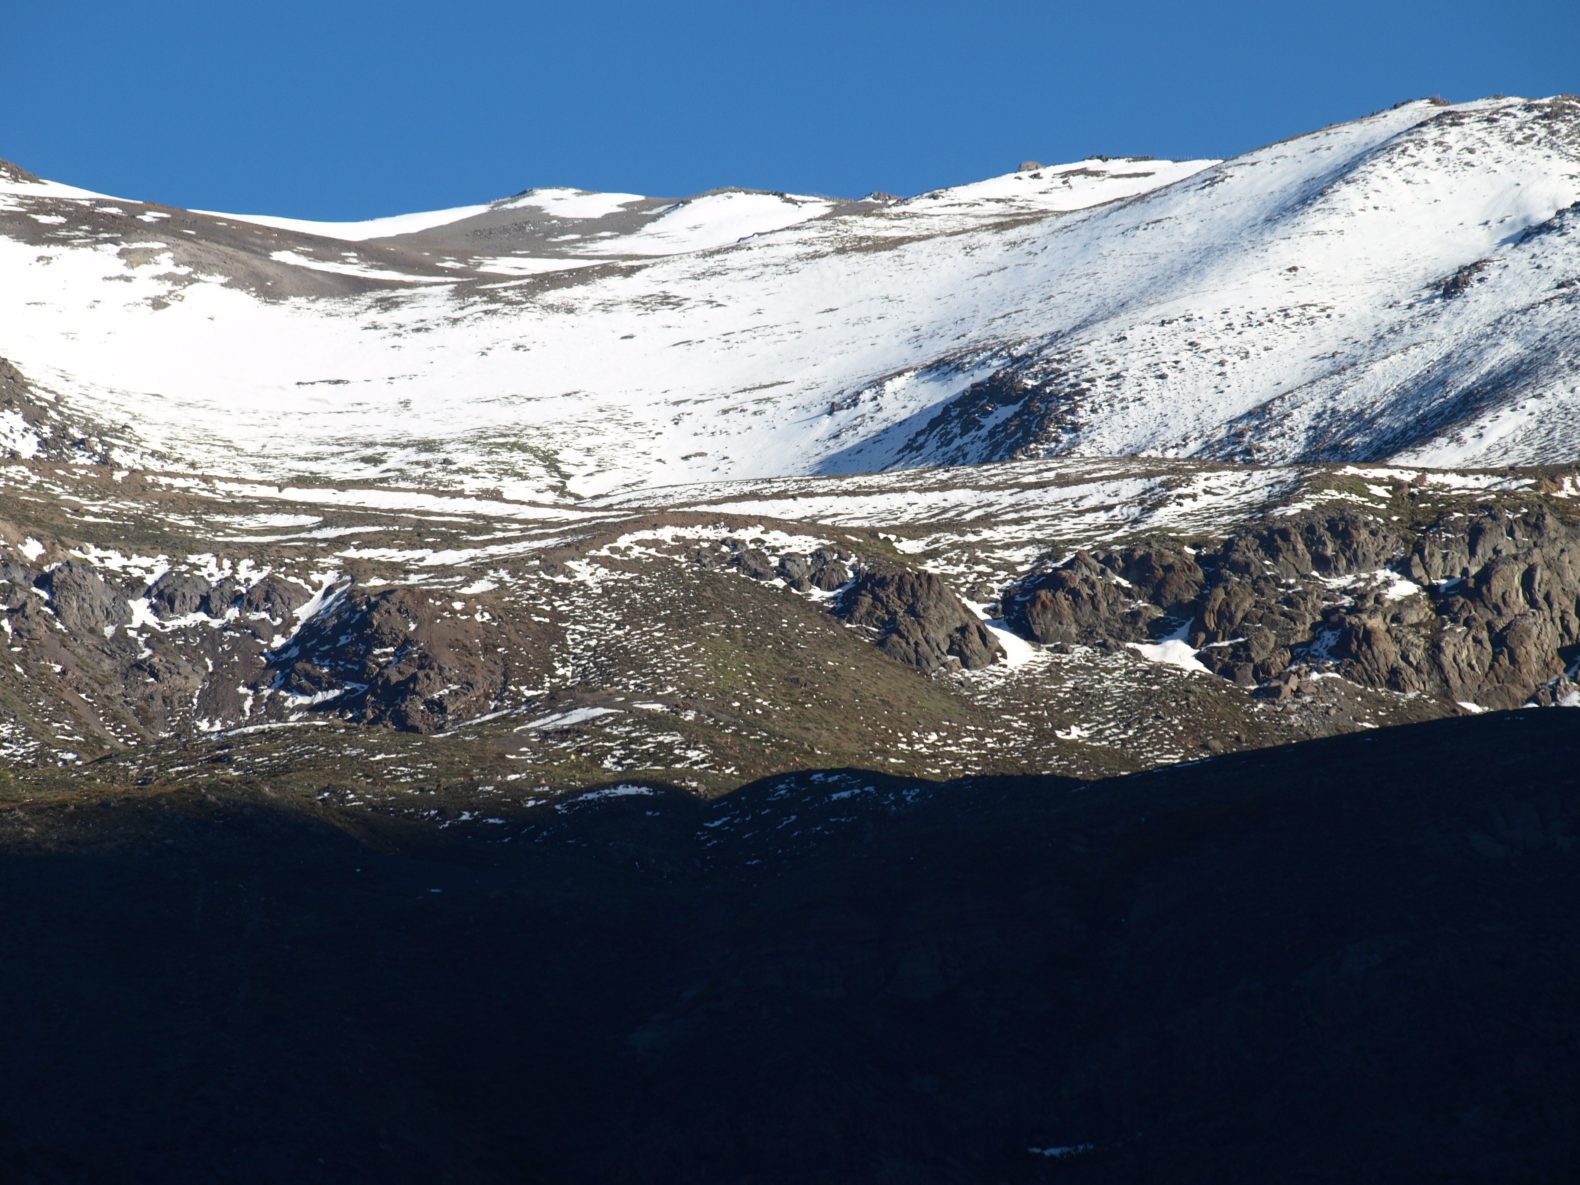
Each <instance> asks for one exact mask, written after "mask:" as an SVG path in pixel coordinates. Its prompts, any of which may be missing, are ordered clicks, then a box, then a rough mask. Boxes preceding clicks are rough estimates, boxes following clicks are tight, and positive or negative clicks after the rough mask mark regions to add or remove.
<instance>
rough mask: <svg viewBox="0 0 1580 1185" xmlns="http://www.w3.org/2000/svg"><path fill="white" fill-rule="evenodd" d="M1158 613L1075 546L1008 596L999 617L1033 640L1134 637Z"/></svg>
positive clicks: (1141, 633) (1064, 640)
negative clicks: (1071, 553) (1062, 560)
mask: <svg viewBox="0 0 1580 1185" xmlns="http://www.w3.org/2000/svg"><path fill="white" fill-rule="evenodd" d="M1160 613H1161V610H1159V609H1158V608H1157V607H1156V606H1154V605H1148V604H1145V603H1142V602H1139V601H1138V600H1137V598H1136V596H1135V595H1134V594H1133V593H1132V592H1131V590H1129V589H1127V588H1125V587H1124V586H1123V585H1121V584H1120V583H1119V581H1117V580H1116V579H1114V573H1113V572H1112V571H1110V570H1109V569H1108V568H1106V567H1104V566H1103V565H1102V564H1099V563H1098V562H1097V561H1096V560H1094V559H1093V558H1092V557H1091V556H1090V555H1089V554H1087V553H1086V552H1084V551H1079V552H1076V553H1075V555H1074V556H1072V557H1071V558H1070V559H1069V560H1067V561H1066V562H1065V563H1063V564H1061V565H1060V566H1059V567H1057V568H1053V569H1051V570H1049V571H1046V572H1043V573H1040V574H1038V575H1036V576H1034V577H1032V578H1030V579H1028V580H1027V581H1025V582H1024V583H1023V584H1022V585H1021V586H1020V588H1019V589H1018V590H1016V591H1015V592H1014V593H1013V594H1012V595H1011V596H1009V597H1007V598H1006V599H1005V610H1004V619H1005V622H1006V623H1007V624H1008V625H1009V627H1010V628H1011V629H1012V630H1015V631H1016V632H1017V633H1020V634H1024V635H1025V636H1026V637H1028V638H1031V639H1032V640H1033V641H1036V642H1045V643H1047V642H1066V643H1072V642H1087V641H1094V640H1096V639H1099V638H1102V639H1108V640H1113V641H1134V640H1137V639H1141V638H1145V637H1146V624H1147V622H1148V621H1150V620H1152V619H1153V618H1155V617H1157V616H1159V615H1160Z"/></svg>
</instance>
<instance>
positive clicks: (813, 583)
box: [778, 547, 850, 592]
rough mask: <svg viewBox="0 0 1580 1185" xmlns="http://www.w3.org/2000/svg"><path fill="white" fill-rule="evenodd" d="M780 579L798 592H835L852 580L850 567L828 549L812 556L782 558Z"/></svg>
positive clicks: (819, 550)
mask: <svg viewBox="0 0 1580 1185" xmlns="http://www.w3.org/2000/svg"><path fill="white" fill-rule="evenodd" d="M778 572H779V576H780V578H781V579H782V580H783V581H784V582H785V583H786V584H788V585H789V586H790V587H791V588H793V589H794V590H795V591H796V592H810V591H811V590H812V589H814V588H815V589H818V590H819V591H821V592H833V591H834V590H835V589H837V588H839V587H840V586H841V585H843V584H845V583H846V581H848V580H849V579H850V567H849V565H847V564H846V563H845V561H844V560H842V559H840V558H839V557H838V556H837V555H835V554H834V553H833V552H832V551H829V550H828V549H827V548H826V547H820V548H818V549H817V550H816V551H814V552H812V553H811V554H810V555H787V556H782V557H780V560H779V568H778Z"/></svg>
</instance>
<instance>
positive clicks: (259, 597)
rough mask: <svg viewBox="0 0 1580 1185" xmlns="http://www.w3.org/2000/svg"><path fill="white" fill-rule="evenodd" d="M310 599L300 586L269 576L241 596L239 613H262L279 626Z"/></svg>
mask: <svg viewBox="0 0 1580 1185" xmlns="http://www.w3.org/2000/svg"><path fill="white" fill-rule="evenodd" d="M311 599H312V597H311V595H310V594H309V593H308V591H307V590H306V589H305V588H303V587H302V586H301V585H299V584H294V583H292V582H291V581H289V580H285V579H283V578H281V577H279V576H274V575H269V576H265V577H264V578H263V579H262V580H260V581H258V582H257V583H256V584H254V585H253V586H252V587H251V588H249V589H248V590H247V591H246V592H245V593H243V594H242V598H241V611H242V612H243V613H262V614H263V615H264V616H266V617H267V618H269V620H271V621H273V622H275V623H276V624H280V623H283V622H284V621H285V620H286V618H288V617H290V616H291V615H292V614H293V613H295V612H296V611H297V610H298V609H300V608H301V607H302V606H303V605H305V604H307V602H308V601H309V600H311Z"/></svg>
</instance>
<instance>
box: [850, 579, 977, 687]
mask: <svg viewBox="0 0 1580 1185" xmlns="http://www.w3.org/2000/svg"><path fill="white" fill-rule="evenodd" d="M835 613H836V614H837V615H838V616H839V617H840V618H841V619H842V620H843V621H845V622H847V623H849V624H850V625H854V626H859V627H861V628H863V629H866V630H870V631H872V633H873V634H874V638H873V641H874V642H876V643H877V646H878V648H879V649H880V650H882V651H883V652H884V653H885V654H887V655H889V657H891V658H895V659H898V660H899V661H900V662H903V663H905V664H906V665H907V666H913V667H915V668H916V669H917V670H919V671H926V672H932V671H936V670H939V669H940V668H942V667H944V666H946V665H949V664H950V660H951V659H952V660H954V661H955V662H957V663H959V665H960V666H962V667H964V668H965V669H966V670H968V671H974V670H979V669H981V668H982V667H985V666H988V665H989V664H991V663H993V662H994V661H996V660H997V659H998V658H1000V657H1002V656H1003V653H1004V650H1003V647H1001V646H1000V645H999V644H998V640H997V639H996V638H994V637H993V634H992V631H990V630H989V629H988V628H987V627H986V626H984V625H983V624H982V622H981V621H979V620H978V619H977V618H976V616H975V615H973V614H972V612H971V611H970V610H969V609H967V608H966V607H965V605H963V604H961V602H960V598H959V597H957V596H955V594H954V593H953V592H951V591H950V589H949V586H948V585H947V584H945V583H944V582H943V580H941V579H940V578H939V577H937V576H935V575H934V574H933V573H931V572H913V571H909V570H906V569H896V570H893V571H877V570H868V571H865V572H863V573H861V574H860V575H859V576H857V577H856V578H855V581H854V583H852V584H851V586H850V587H849V588H848V589H847V590H846V591H845V593H844V594H843V595H842V596H841V597H840V600H839V604H838V606H837V607H836V609H835Z"/></svg>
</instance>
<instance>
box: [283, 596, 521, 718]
mask: <svg viewBox="0 0 1580 1185" xmlns="http://www.w3.org/2000/svg"><path fill="white" fill-rule="evenodd" d="M520 630H521V627H520V626H519V625H518V626H517V627H516V632H517V633H519V632H520ZM502 632H503V631H502V627H501V626H499V624H498V623H497V622H494V621H492V620H490V621H487V622H484V621H479V620H477V619H476V618H474V617H464V618H463V617H458V616H457V615H456V614H455V613H454V612H453V611H452V610H451V607H450V605H449V603H448V602H447V601H446V600H444V599H442V598H441V597H440V596H438V595H436V594H434V593H431V592H429V591H428V590H425V589H421V588H397V589H389V590H386V591H381V592H377V593H367V592H363V591H362V590H360V589H357V588H355V587H353V586H351V585H349V584H347V585H342V586H341V587H340V588H339V589H337V590H335V591H334V592H333V593H331V595H330V596H329V597H328V598H326V600H325V602H324V604H323V606H322V608H320V609H319V611H318V612H317V613H315V614H314V615H313V616H312V617H311V618H310V619H309V620H308V621H307V622H306V623H305V624H304V625H303V626H302V628H301V630H300V631H298V632H297V634H296V635H295V636H294V637H293V638H292V639H291V641H290V642H289V644H288V645H286V646H284V647H282V648H281V650H280V651H279V652H278V653H275V654H273V655H271V656H270V660H269V668H270V669H269V675H268V678H267V687H268V689H269V690H271V691H276V692H280V693H283V694H285V695H287V696H292V697H296V698H297V699H298V700H300V701H305V703H306V704H308V705H318V704H323V705H325V706H326V707H332V708H333V709H334V710H335V711H337V712H340V713H345V714H349V715H350V717H351V718H352V719H356V720H360V721H362V722H363V723H368V724H387V725H390V726H392V727H394V728H398V729H402V730H404V731H408V732H421V733H431V732H437V731H439V730H440V729H442V728H444V727H445V726H446V725H447V724H450V723H453V722H455V721H458V720H462V719H467V718H469V717H472V716H477V715H480V714H481V713H483V712H485V711H488V710H489V709H490V708H492V707H494V706H495V705H496V704H497V703H498V702H499V700H500V697H501V696H502V695H503V694H504V692H505V690H506V688H507V687H509V686H510V677H511V658H510V654H511V653H512V652H515V651H517V650H518V649H519V648H520V647H522V646H523V645H528V644H530V640H529V639H526V638H523V637H514V636H512V637H510V638H508V639H507V638H504V637H502ZM505 641H509V642H511V643H512V644H511V645H508V646H506V645H503V644H502V643H503V642H505Z"/></svg>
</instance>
